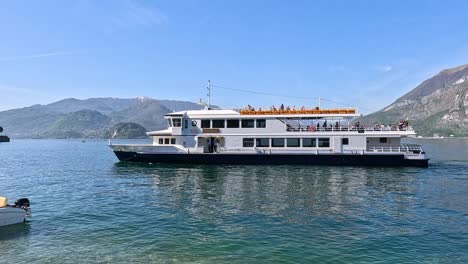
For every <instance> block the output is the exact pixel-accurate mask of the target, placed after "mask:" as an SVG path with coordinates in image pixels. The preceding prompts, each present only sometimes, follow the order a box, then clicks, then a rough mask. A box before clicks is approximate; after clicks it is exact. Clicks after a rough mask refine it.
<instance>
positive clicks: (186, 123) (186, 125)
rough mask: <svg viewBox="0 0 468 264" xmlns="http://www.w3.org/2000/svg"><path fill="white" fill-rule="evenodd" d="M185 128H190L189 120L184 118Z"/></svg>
mask: <svg viewBox="0 0 468 264" xmlns="http://www.w3.org/2000/svg"><path fill="white" fill-rule="evenodd" d="M184 128H188V120H187V119H184Z"/></svg>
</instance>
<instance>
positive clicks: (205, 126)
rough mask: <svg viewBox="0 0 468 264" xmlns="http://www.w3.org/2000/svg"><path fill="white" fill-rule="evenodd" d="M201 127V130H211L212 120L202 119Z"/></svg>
mask: <svg viewBox="0 0 468 264" xmlns="http://www.w3.org/2000/svg"><path fill="white" fill-rule="evenodd" d="M207 122H208V124H207ZM207 125H208V126H207ZM200 127H201V128H211V120H210V119H202V120H201V123H200Z"/></svg>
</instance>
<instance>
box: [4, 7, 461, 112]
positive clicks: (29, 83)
mask: <svg viewBox="0 0 468 264" xmlns="http://www.w3.org/2000/svg"><path fill="white" fill-rule="evenodd" d="M466 10H468V1H427V0H424V1H371V0H369V1H344V0H343V1H330V0H327V1H272V0H268V1H267V0H264V1H252V0H250V1H238V0H236V1H143V0H133V1H132V0H122V1H118V0H115V1H110V0H108V1H104V0H103V1H101V0H99V1H98V0H95V1H92V0H76V1H63V0H57V1H49V0H43V1H32V0H31V1H1V2H0V36H1V37H0V110H5V109H10V108H17V107H24V106H29V105H32V104H36V103H40V104H46V103H50V102H53V101H56V100H60V99H63V98H68V97H75V98H89V97H125V98H129V97H137V96H150V97H153V98H159V99H182V100H190V101H196V100H197V99H198V98H200V97H205V95H206V91H205V86H206V81H207V80H208V79H211V80H212V83H213V84H217V85H221V86H225V87H231V88H235V89H245V90H254V91H257V92H264V93H275V94H290V95H294V96H304V97H317V96H321V97H324V98H329V99H332V100H335V101H340V102H344V103H348V104H352V105H357V106H360V107H361V108H366V109H371V110H378V109H380V108H382V107H384V106H386V105H388V104H389V103H391V102H393V101H394V100H395V99H396V98H398V97H400V96H401V95H403V94H404V93H406V92H408V91H409V90H411V89H412V88H414V87H415V86H416V85H418V84H419V83H420V82H421V81H423V80H424V79H426V78H428V77H430V76H431V75H433V74H436V73H437V72H438V71H440V70H441V69H443V68H447V67H452V66H457V65H461V64H466V63H468V34H467V32H466V25H467V15H466ZM212 101H213V103H215V104H217V105H220V106H223V107H241V106H244V105H246V104H251V105H253V106H262V107H268V106H270V105H272V104H275V105H279V104H281V103H285V104H289V105H291V106H292V105H296V106H301V105H315V104H316V102H315V101H311V100H304V99H293V98H279V97H272V96H260V95H253V94H247V93H241V92H234V91H229V90H221V89H216V88H215V89H214V90H213V96H212ZM329 106H334V105H329ZM368 111H370V110H367V111H363V112H368Z"/></svg>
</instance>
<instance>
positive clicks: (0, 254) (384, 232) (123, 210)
mask: <svg viewBox="0 0 468 264" xmlns="http://www.w3.org/2000/svg"><path fill="white" fill-rule="evenodd" d="M416 141H418V142H419V143H422V144H423V145H424V146H425V149H426V151H427V152H428V153H429V155H430V156H431V158H432V159H431V165H430V167H429V168H361V167H305V166H188V165H187V166H170V165H145V164H122V163H117V159H116V158H115V156H114V154H113V153H112V152H111V151H110V149H109V148H108V147H107V146H106V144H107V142H105V141H86V142H84V143H82V142H81V141H79V140H76V141H74V140H13V141H12V142H11V143H1V144H0V195H2V196H6V197H9V198H10V200H11V202H13V201H14V199H16V198H19V197H29V198H30V199H31V202H32V208H33V220H32V221H31V222H29V223H27V224H19V225H14V226H10V227H3V228H0V263H81V262H82V263H89V262H99V263H129V262H132V263H139V262H141V263H148V262H150V263H151V262H153V263H179V262H185V263H193V262H196V263H288V262H290V263H293V262H300V263H365V262H366V263H367V262H368V263H377V262H378V263H451V264H452V263H468V140H467V139H446V140H416Z"/></svg>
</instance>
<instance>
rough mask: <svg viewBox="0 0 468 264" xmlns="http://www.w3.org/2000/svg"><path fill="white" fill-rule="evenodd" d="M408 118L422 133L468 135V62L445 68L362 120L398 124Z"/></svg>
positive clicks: (424, 134)
mask: <svg viewBox="0 0 468 264" xmlns="http://www.w3.org/2000/svg"><path fill="white" fill-rule="evenodd" d="M406 118H408V119H409V123H410V125H412V126H413V127H414V129H415V130H416V132H417V133H418V134H419V135H422V136H433V135H434V134H438V135H439V136H449V135H454V136H468V64H467V65H462V66H458V67H455V68H451V69H446V70H443V71H441V72H440V73H438V74H437V75H435V76H433V77H432V78H430V79H428V80H426V81H424V82H423V83H421V84H420V85H419V86H418V87H416V88H415V89H413V90H412V91H410V92H409V93H407V94H405V95H404V96H402V97H400V98H399V99H397V100H396V101H395V102H394V103H392V104H391V105H389V106H387V107H385V108H384V109H382V110H380V111H378V112H375V113H373V114H370V115H367V116H365V117H363V118H362V120H363V122H365V123H367V124H373V123H385V124H396V123H397V122H398V120H400V119H406Z"/></svg>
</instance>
